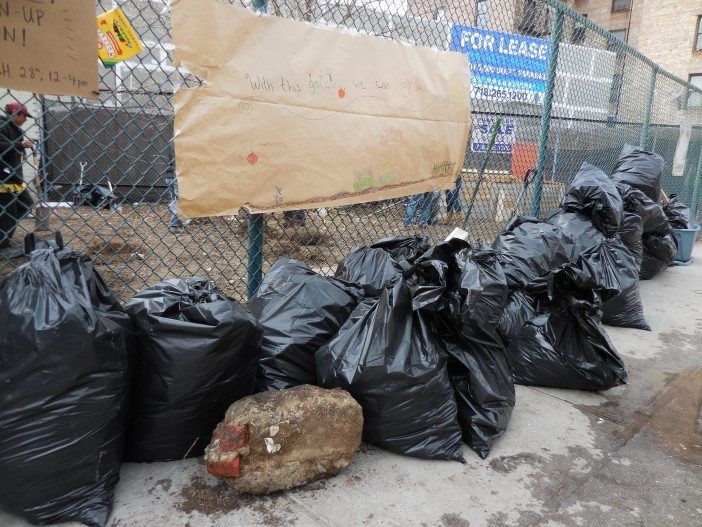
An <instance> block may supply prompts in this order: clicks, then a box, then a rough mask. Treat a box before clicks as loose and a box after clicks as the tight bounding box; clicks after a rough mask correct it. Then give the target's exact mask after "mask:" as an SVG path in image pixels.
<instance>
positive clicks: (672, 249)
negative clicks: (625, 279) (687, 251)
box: [639, 234, 678, 280]
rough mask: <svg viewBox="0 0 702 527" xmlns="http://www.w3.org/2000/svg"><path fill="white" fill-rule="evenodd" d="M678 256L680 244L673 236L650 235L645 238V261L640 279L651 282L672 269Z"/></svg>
mask: <svg viewBox="0 0 702 527" xmlns="http://www.w3.org/2000/svg"><path fill="white" fill-rule="evenodd" d="M677 254H678V244H677V242H676V241H675V237H674V236H673V235H672V234H668V235H666V236H659V235H657V234H650V235H647V236H644V237H643V260H642V262H641V271H640V273H639V277H640V278H641V280H650V279H651V278H653V277H654V276H656V275H657V274H658V273H660V272H661V271H665V270H666V269H667V268H668V267H670V266H671V265H672V263H673V261H674V260H675V256H676V255H677Z"/></svg>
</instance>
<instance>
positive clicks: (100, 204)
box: [74, 183, 117, 209]
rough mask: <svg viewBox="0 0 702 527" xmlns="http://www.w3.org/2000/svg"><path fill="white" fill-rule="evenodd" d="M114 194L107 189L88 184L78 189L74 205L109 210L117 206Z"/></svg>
mask: <svg viewBox="0 0 702 527" xmlns="http://www.w3.org/2000/svg"><path fill="white" fill-rule="evenodd" d="M116 201H117V199H116V198H115V195H114V193H113V192H112V191H111V190H110V189H109V188H107V187H103V186H102V185H97V184H95V183H86V184H84V185H81V186H79V187H78V188H77V189H76V196H75V199H74V205H76V206H79V205H90V206H91V207H95V208H96V209H109V208H112V207H114V206H115V202H116Z"/></svg>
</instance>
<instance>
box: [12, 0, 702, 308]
mask: <svg viewBox="0 0 702 527" xmlns="http://www.w3.org/2000/svg"><path fill="white" fill-rule="evenodd" d="M254 2H255V3H256V5H251V4H248V3H247V2H244V3H237V5H243V6H245V7H250V8H255V9H258V10H262V11H266V12H267V13H268V14H269V15H273V16H284V17H290V18H294V19H298V20H302V21H306V22H308V23H312V24H315V25H319V26H323V27H330V28H338V29H339V30H344V31H353V32H359V33H364V34H369V35H375V36H378V37H381V38H389V39H396V40H402V41H405V42H408V43H411V44H414V45H417V46H430V47H434V48H438V49H443V50H454V51H459V52H463V53H465V54H466V55H467V56H469V57H470V60H471V67H472V71H473V87H472V93H470V94H468V93H467V94H466V97H470V98H471V106H472V113H473V126H472V129H473V130H472V134H471V136H470V140H469V145H468V148H467V152H466V157H465V162H464V166H463V170H462V173H461V177H460V178H459V179H458V180H457V181H456V186H455V188H454V190H452V191H445V192H444V191H442V192H433V193H427V194H422V195H419V196H412V197H407V198H404V199H397V200H390V201H382V202H374V203H367V204H361V205H354V206H345V207H337V208H330V209H319V210H308V211H299V212H291V213H285V214H268V215H265V216H252V217H248V216H247V215H246V214H245V213H243V212H242V213H241V214H240V215H238V216H234V217H213V218H199V219H194V220H192V221H190V222H187V223H186V221H183V220H180V219H178V218H177V217H175V216H174V215H173V207H172V206H171V205H172V204H173V203H172V202H173V190H174V185H173V182H174V179H173V168H172V167H173V147H172V142H173V106H172V104H171V97H172V95H173V93H174V91H175V90H177V89H178V88H179V87H182V86H194V85H195V83H196V80H195V79H194V78H192V77H190V76H188V74H187V72H184V71H180V70H178V69H177V68H174V67H173V63H172V52H173V44H172V43H171V40H170V1H169V0H121V1H115V0H113V1H108V0H100V1H97V2H96V6H97V11H98V12H103V11H106V10H109V9H112V8H114V7H120V8H121V9H122V10H123V11H124V12H125V14H126V15H127V17H128V18H129V19H130V20H131V22H132V24H133V25H134V27H135V29H136V30H137V31H138V32H139V34H140V36H141V40H142V42H143V44H144V51H143V52H142V53H141V54H140V55H139V56H137V57H135V58H134V59H131V60H128V61H126V62H123V63H119V64H117V65H116V66H115V67H112V68H105V67H101V72H100V75H101V82H100V97H99V99H98V100H88V99H80V98H75V97H48V96H47V97H41V96H36V95H33V94H25V93H19V92H10V91H7V90H0V102H1V103H2V105H3V106H5V104H7V103H9V102H11V101H19V102H21V103H23V104H25V105H27V107H28V108H29V110H30V113H32V114H33V116H34V119H30V120H29V121H28V122H27V123H26V124H25V125H24V127H23V128H24V131H25V134H26V137H27V138H30V139H34V140H35V141H36V147H35V148H34V149H31V150H29V149H28V150H25V153H26V156H25V158H24V160H23V161H22V169H23V170H22V178H23V180H24V182H25V183H26V185H27V189H26V190H25V191H24V192H22V193H19V192H12V191H9V190H10V189H9V188H8V187H6V186H5V187H3V189H4V190H6V192H0V223H1V224H2V225H1V226H0V238H1V239H0V245H5V246H7V245H9V248H4V249H2V250H1V251H0V252H1V254H0V274H5V273H7V272H8V271H9V270H10V269H12V268H13V267H15V266H16V265H18V264H19V263H21V262H22V259H21V258H16V257H15V256H16V253H18V252H21V251H20V247H19V246H21V240H22V238H23V236H24V235H25V234H27V233H29V232H35V231H38V232H39V233H40V235H41V232H43V231H47V230H50V231H61V233H62V235H63V237H64V240H65V242H66V243H67V244H68V245H70V246H72V247H74V248H76V249H79V250H82V251H85V252H86V253H88V254H89V255H90V256H91V257H92V258H93V259H94V260H95V262H96V263H97V264H98V266H99V268H100V270H101V272H102V274H103V276H104V277H105V278H106V280H107V281H108V283H109V284H110V286H111V287H112V288H113V289H114V290H115V292H116V293H117V294H118V295H120V296H121V297H122V298H123V299H127V298H129V297H131V296H132V295H133V293H134V292H136V291H137V290H139V289H140V288H142V287H144V286H146V285H150V284H152V283H154V282H155V281H157V280H159V279H163V278H167V277H173V276H185V275H200V276H206V277H208V278H210V279H212V280H214V281H215V282H217V284H218V285H219V286H220V287H221V288H222V289H223V290H225V291H226V292H227V293H228V294H230V295H231V296H233V297H235V298H237V299H239V300H245V299H246V297H247V290H248V291H249V292H250V291H251V290H253V289H255V287H256V286H257V283H258V280H259V279H260V275H261V273H262V272H265V271H266V270H267V269H268V268H269V267H270V266H271V265H272V264H273V263H274V262H275V261H276V260H278V259H279V258H283V257H291V258H297V259H300V260H303V261H306V262H308V263H309V264H310V266H311V267H313V268H314V269H316V270H318V271H320V272H322V273H325V274H331V273H333V272H334V270H335V268H336V264H337V262H338V261H339V260H340V259H342V258H343V257H344V256H345V255H346V254H347V253H348V252H349V251H350V250H351V249H352V248H353V247H355V246H357V245H359V244H368V243H371V242H373V241H375V240H377V239H378V238H381V237H385V236H396V235H407V234H423V235H425V236H427V237H429V238H430V239H432V240H438V239H441V238H444V237H445V236H446V235H447V233H448V232H449V231H450V230H451V229H452V228H453V227H454V226H464V227H465V228H466V229H467V230H468V232H469V233H470V235H471V237H472V238H474V239H484V240H486V241H488V242H490V241H492V239H493V238H494V236H495V235H496V234H497V233H498V232H499V231H500V230H501V229H502V228H503V227H504V225H505V223H506V222H507V220H508V219H509V217H510V216H511V215H512V214H513V213H515V212H516V213H521V214H535V215H539V214H541V215H543V214H545V213H546V212H547V211H548V210H549V209H552V208H555V207H557V206H558V204H559V202H560V199H561V197H562V195H563V192H564V190H565V188H566V186H567V184H568V183H569V181H570V180H571V179H572V177H573V176H574V174H575V172H576V171H577V169H578V167H579V166H580V164H581V163H582V162H583V161H589V162H590V163H592V164H594V165H597V166H599V167H600V168H602V169H603V170H604V171H606V172H611V171H612V169H613V166H614V164H615V162H616V159H617V156H618V154H619V151H620V149H621V147H622V146H623V145H624V144H625V143H631V144H640V145H642V146H645V147H647V148H649V149H651V150H654V151H656V152H658V153H660V154H661V155H662V156H663V157H664V159H665V160H666V166H665V173H664V180H663V188H664V190H665V191H666V192H667V193H668V194H673V193H675V194H678V195H679V196H680V197H681V199H682V200H683V201H684V202H685V203H687V204H689V205H690V206H691V208H692V209H693V211H694V213H695V215H696V214H697V212H698V210H699V202H700V192H699V184H700V179H701V178H702V155H701V154H702V109H701V107H702V106H701V105H702V94H701V93H699V92H697V91H695V89H694V88H692V87H691V86H690V85H689V84H687V83H686V82H684V81H682V80H680V79H677V78H676V77H674V76H672V75H670V74H668V73H667V72H665V71H663V70H662V69H661V68H659V67H658V66H656V65H655V64H653V63H652V62H651V61H649V60H648V59H646V58H645V57H643V56H641V55H640V54H639V53H637V52H635V51H634V50H632V49H631V48H629V47H628V46H626V44H624V42H622V41H621V40H619V39H618V38H617V37H616V36H615V35H613V34H611V33H608V32H606V31H605V30H603V29H601V28H599V27H598V26H596V25H595V24H593V23H592V22H591V21H589V20H588V19H586V18H584V17H582V16H580V15H578V14H577V13H575V12H574V11H573V10H571V9H570V8H568V7H567V6H565V5H564V4H562V3H561V2H558V1H557V0H463V1H461V2H458V1H456V0H442V3H439V2H438V0H406V1H401V0H356V1H354V0H348V1H347V0H268V2H267V3H264V2H265V0H254ZM230 3H234V2H230ZM261 45H265V43H262V44H261ZM522 46H523V47H522ZM496 47H497V52H495V48H496ZM291 52H294V51H291ZM515 72H518V73H515ZM498 117H501V118H502V125H501V127H500V130H499V135H498V139H497V142H496V145H495V148H494V150H493V152H492V153H491V154H488V153H486V152H485V150H486V144H487V141H488V135H489V131H490V129H491V127H492V126H493V125H494V123H495V121H496V119H497V118H498ZM3 119H4V118H3ZM4 120H5V119H4ZM687 136H689V144H688V148H687V156H686V158H685V162H684V163H681V162H678V163H676V164H674V163H673V160H674V158H675V157H676V156H675V154H676V150H677V151H678V154H679V155H678V158H679V159H682V157H684V156H681V155H680V154H681V153H682V154H684V148H683V149H682V152H681V151H680V150H679V148H678V147H679V145H680V144H681V143H682V144H683V145H684V144H685V143H686V141H684V140H681V139H680V138H681V137H683V138H686V137H687ZM1 139H2V138H0V140H1ZM10 148H11V146H10V145H9V144H8V143H7V141H6V142H4V143H0V154H2V155H3V158H4V156H5V154H6V152H7V151H9V149H10ZM483 167H484V168H485V172H484V175H485V178H484V181H483V183H482V185H481V186H480V188H478V189H477V191H476V182H477V180H478V173H479V171H480V170H481V169H482V168H483ZM300 169H301V170H304V167H301V168H300ZM17 173H18V172H17V171H16V170H15V174H14V175H17ZM527 174H528V175H533V174H535V175H536V177H534V178H533V179H532V180H531V182H530V184H529V185H528V186H526V187H525V185H524V178H525V175H527ZM3 178H4V179H3V181H5V182H6V183H7V182H8V181H9V180H8V174H7V173H5V174H4V176H3ZM527 179H528V178H527ZM14 190H18V189H16V188H14ZM27 197H31V199H32V201H33V203H34V205H33V207H27V206H24V205H23V203H27V199H26V198H27ZM471 207H472V209H471V214H470V217H468V218H467V219H466V212H467V209H468V208H471ZM44 235H46V234H44ZM13 253H14V254H13Z"/></svg>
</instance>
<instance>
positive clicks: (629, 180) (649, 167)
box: [612, 145, 663, 203]
mask: <svg viewBox="0 0 702 527" xmlns="http://www.w3.org/2000/svg"><path fill="white" fill-rule="evenodd" d="M662 177H663V158H662V157H661V156H659V155H658V154H656V153H653V152H647V151H646V150H643V149H641V148H639V147H638V146H633V145H624V147H623V148H622V151H621V153H620V154H619V159H618V160H617V164H616V165H615V166H614V174H613V175H612V179H613V180H614V182H615V183H626V184H627V185H631V186H632V187H634V188H636V189H639V190H640V191H641V192H643V193H644V194H645V195H646V196H647V197H648V199H650V200H651V201H653V202H654V203H658V202H659V201H660V199H661V178H662Z"/></svg>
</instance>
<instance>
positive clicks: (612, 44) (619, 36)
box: [607, 29, 626, 51]
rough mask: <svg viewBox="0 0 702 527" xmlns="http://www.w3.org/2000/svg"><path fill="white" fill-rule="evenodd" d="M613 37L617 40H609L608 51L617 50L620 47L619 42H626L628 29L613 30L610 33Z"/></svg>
mask: <svg viewBox="0 0 702 527" xmlns="http://www.w3.org/2000/svg"><path fill="white" fill-rule="evenodd" d="M610 33H611V34H612V36H613V37H614V38H615V39H616V40H614V39H611V38H610V39H608V40H607V49H608V50H610V51H611V50H615V49H617V48H618V47H619V46H618V45H617V40H621V41H622V42H626V29H612V30H611V31H610Z"/></svg>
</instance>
